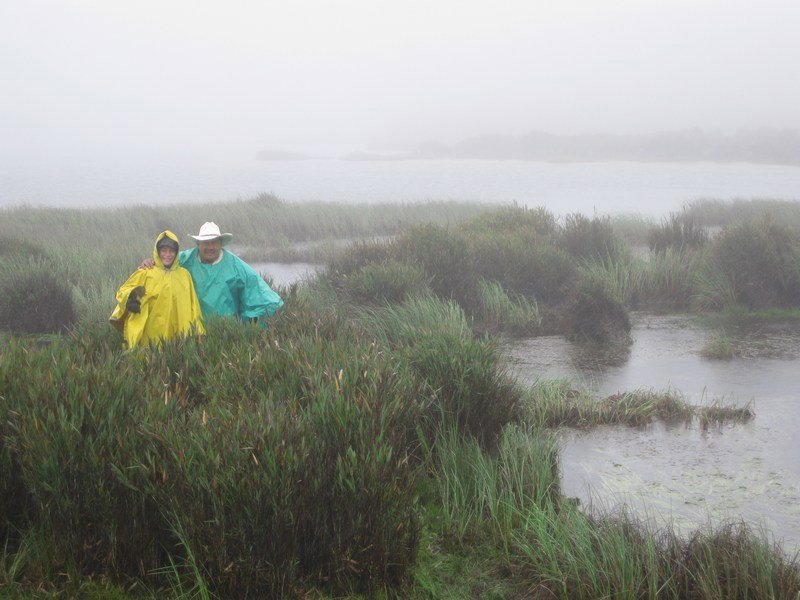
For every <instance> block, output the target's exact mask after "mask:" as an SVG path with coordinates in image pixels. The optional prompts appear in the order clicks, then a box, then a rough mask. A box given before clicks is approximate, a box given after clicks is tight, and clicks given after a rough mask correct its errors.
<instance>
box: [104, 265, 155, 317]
mask: <svg viewBox="0 0 800 600" xmlns="http://www.w3.org/2000/svg"><path fill="white" fill-rule="evenodd" d="M146 279H147V269H138V270H136V271H134V272H133V275H131V276H130V277H128V280H127V281H126V282H125V283H123V284H122V285H121V286H120V288H119V289H118V290H117V295H116V301H117V305H116V306H115V307H114V312H112V313H111V316H110V317H109V318H108V321H109V323H111V324H112V325H113V326H114V327H116V328H117V329H119V330H120V331H122V328H123V325H124V323H125V318H126V317H127V316H128V309H127V308H126V307H125V304H126V303H127V302H128V296H129V295H130V293H131V291H132V290H133V288H135V287H136V286H139V285H144V283H145V280H146Z"/></svg>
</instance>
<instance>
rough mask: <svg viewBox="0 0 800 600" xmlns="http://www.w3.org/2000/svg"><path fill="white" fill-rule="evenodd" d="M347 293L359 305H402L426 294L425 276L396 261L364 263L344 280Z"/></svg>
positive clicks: (416, 269)
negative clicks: (394, 303) (396, 303)
mask: <svg viewBox="0 0 800 600" xmlns="http://www.w3.org/2000/svg"><path fill="white" fill-rule="evenodd" d="M345 290H346V292H347V294H348V295H349V296H350V297H351V298H353V299H355V300H357V301H360V302H366V303H380V302H402V301H403V300H405V299H406V298H408V297H411V296H418V295H421V294H424V293H426V292H427V291H429V285H428V277H427V275H426V274H425V271H423V270H422V268H421V267H420V266H419V265H411V264H408V263H405V262H400V261H397V260H388V261H386V262H381V263H373V264H367V265H364V266H363V267H361V269H359V270H358V271H357V272H356V273H354V274H353V275H351V276H350V277H348V278H346V279H345Z"/></svg>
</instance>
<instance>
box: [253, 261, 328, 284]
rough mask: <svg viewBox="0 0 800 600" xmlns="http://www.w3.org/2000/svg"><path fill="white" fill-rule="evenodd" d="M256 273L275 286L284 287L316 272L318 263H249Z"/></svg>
mask: <svg viewBox="0 0 800 600" xmlns="http://www.w3.org/2000/svg"><path fill="white" fill-rule="evenodd" d="M249 264H250V266H251V267H253V269H255V271H256V273H259V274H260V275H261V276H262V277H266V278H268V279H269V280H271V281H272V283H273V284H274V285H275V286H276V287H286V286H289V285H291V284H293V283H300V282H302V281H304V280H305V279H308V278H310V277H312V276H313V275H314V273H316V272H317V269H319V268H320V266H319V265H315V264H312V263H305V262H294V263H275V262H263V263H255V262H254V263H249Z"/></svg>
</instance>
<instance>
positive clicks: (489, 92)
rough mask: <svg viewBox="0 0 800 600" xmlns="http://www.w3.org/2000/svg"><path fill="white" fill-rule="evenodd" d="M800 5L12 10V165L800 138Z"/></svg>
mask: <svg viewBox="0 0 800 600" xmlns="http://www.w3.org/2000/svg"><path fill="white" fill-rule="evenodd" d="M798 31H800V2H798V1H797V0H763V1H762V2H754V1H753V0H558V1H557V2H556V1H555V0H551V1H546V2H545V1H543V0H541V1H537V0H520V1H516V0H493V1H492V2H489V1H488V0H485V1H481V2H476V1H473V0H396V1H393V2H384V1H381V0H337V1H331V0H260V1H244V0H228V1H226V2H222V1H218V2H207V1H202V0H200V1H198V0H135V1H131V0H125V1H117V0H3V1H2V2H0V85H2V89H1V90H0V139H2V145H1V146H0V148H1V149H0V157H6V158H7V157H20V156H24V157H32V158H38V157H47V156H55V155H59V154H64V155H82V154H86V155H90V154H91V153H93V152H98V151H101V152H107V151H113V152H131V153H136V152H139V153H158V152H167V151H178V152H190V153H191V152H200V153H202V152H231V153H243V154H247V155H250V154H253V153H255V152H256V151H257V150H259V149H263V148H281V147H287V146H291V145H295V144H315V143H370V142H371V143H416V142H421V141H425V140H433V139H435V140H439V141H443V142H452V141H457V140H459V139H462V138H464V137H468V136H471V135H477V134H488V133H506V134H519V133H525V132H527V131H531V130H542V131H548V132H552V133H564V134H573V133H647V132H654V131H664V130H675V129H685V128H690V127H701V128H703V129H707V130H710V131H722V132H734V131H736V130H738V129H750V128H778V129H782V128H794V129H798V128H800V78H799V77H798V74H799V73H800V68H798V59H800V35H798V34H797V32H798Z"/></svg>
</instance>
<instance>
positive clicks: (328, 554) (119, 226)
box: [0, 196, 800, 599]
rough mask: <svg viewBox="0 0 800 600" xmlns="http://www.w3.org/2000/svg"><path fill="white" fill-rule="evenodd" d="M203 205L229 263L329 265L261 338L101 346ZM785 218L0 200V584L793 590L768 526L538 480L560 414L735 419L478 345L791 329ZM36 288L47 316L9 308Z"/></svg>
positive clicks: (794, 269)
mask: <svg viewBox="0 0 800 600" xmlns="http://www.w3.org/2000/svg"><path fill="white" fill-rule="evenodd" d="M209 218H213V219H214V220H216V221H217V222H218V223H220V225H222V227H223V229H224V230H226V231H233V232H234V233H235V235H236V238H235V243H236V244H237V246H238V247H239V248H240V249H241V251H242V252H243V253H244V254H245V256H248V257H250V258H251V259H269V258H274V257H276V256H281V255H283V256H288V257H291V259H292V260H296V259H298V258H301V259H302V258H309V257H312V258H313V260H315V261H316V260H319V259H320V258H324V263H325V268H324V269H322V271H321V272H320V273H319V275H318V276H317V277H316V278H314V279H313V280H310V281H307V282H304V283H303V284H301V285H292V286H287V287H285V288H281V289H280V292H281V294H282V295H283V296H284V298H285V301H286V305H285V307H284V309H283V310H282V311H280V312H279V313H278V314H277V315H276V316H275V318H273V319H271V320H270V322H269V327H268V328H267V329H266V330H262V329H258V328H256V327H252V326H248V325H242V324H237V323H232V322H228V321H212V322H210V323H208V327H207V330H208V331H207V335H206V336H204V337H203V338H202V339H199V338H187V339H182V340H176V341H174V342H171V343H168V344H165V345H164V346H163V348H162V349H161V350H160V351H151V350H149V349H146V348H140V349H135V350H132V351H124V352H123V351H121V350H120V349H119V348H120V339H119V337H118V333H117V332H116V331H115V330H114V329H113V328H111V327H109V326H108V325H107V324H106V322H105V321H106V319H107V316H108V313H109V312H110V302H111V298H112V297H113V292H114V290H115V289H116V287H117V285H118V283H119V280H120V279H121V278H123V277H124V276H125V274H127V273H128V272H130V270H131V268H132V267H133V266H135V265H136V264H138V262H139V261H140V260H141V258H143V257H145V256H147V255H148V254H149V252H150V248H149V246H150V244H151V242H150V241H149V240H151V239H152V234H153V232H154V231H159V230H162V229H164V228H167V227H168V228H170V229H172V230H173V231H176V232H187V231H193V230H194V229H196V227H197V224H198V223H201V222H203V221H205V220H207V219H209ZM798 224H800V205H798V204H797V203H788V202H787V203H781V202H749V203H744V202H741V203H740V202H733V203H717V202H707V203H696V204H694V205H690V206H688V207H687V208H686V209H685V210H684V211H683V212H682V213H680V214H679V215H670V216H668V217H666V218H665V220H664V221H663V222H661V223H650V222H647V221H645V220H642V219H639V218H636V217H617V218H611V217H593V218H590V217H586V216H583V215H567V216H564V217H563V218H562V217H557V216H556V215H553V214H551V213H549V212H547V211H545V210H543V209H533V210H531V209H525V208H521V207H517V206H507V207H501V208H497V207H487V206H481V205H472V204H459V203H430V204H426V205H414V206H378V207H376V206H371V207H365V206H343V205H321V204H320V205H288V204H285V203H283V202H281V201H279V200H277V199H275V198H272V197H269V196H261V197H258V198H255V199H253V200H250V201H245V202H237V203H231V204H225V205H197V206H180V207H158V208H154V207H146V206H139V207H134V208H130V209H124V210H121V209H114V210H91V211H80V210H63V209H32V208H17V209H11V210H6V211H4V212H3V219H2V220H0V286H2V289H0V317H2V321H1V322H0V328H2V329H3V330H4V333H2V334H0V335H2V337H0V353H1V354H0V536H2V539H0V542H2V552H1V553H0V590H2V592H3V593H4V594H7V595H10V596H12V597H13V596H17V597H30V596H40V597H47V596H58V595H66V596H81V597H109V596H111V597H119V598H132V597H153V596H159V597H163V596H171V597H177V598H188V597H202V598H211V597H219V598H231V597H264V596H285V597H298V598H299V597H305V598H309V597H310V598H314V597H319V598H325V597H343V596H344V597H347V596H354V597H359V596H361V597H373V596H378V597H408V598H452V597H497V598H504V597H507V598H516V597H531V598H565V599H566V598H569V599H571V598H587V599H588V598H610V597H613V598H794V597H796V596H797V595H798V593H800V563H798V557H797V556H792V555H787V554H786V553H785V552H784V551H783V550H782V549H781V548H780V546H779V545H778V544H777V543H776V542H775V541H774V539H773V537H772V534H771V532H767V531H761V530H759V529H757V528H754V527H752V526H749V525H746V524H745V523H743V522H739V521H731V522H727V523H724V524H721V525H715V526H709V527H706V528H700V529H698V530H697V531H696V532H694V533H693V534H692V535H690V536H688V537H687V536H680V535H678V534H676V533H675V532H674V531H673V530H672V529H670V528H669V527H667V528H663V529H654V528H653V527H652V526H651V525H649V524H647V523H645V522H643V521H641V520H639V519H637V518H636V517H634V516H632V515H631V514H628V513H625V512H624V511H623V512H621V513H614V514H603V515H597V514H589V513H588V512H585V511H582V510H581V507H580V506H578V505H577V504H576V503H575V502H574V501H572V500H571V499H569V498H565V497H563V495H562V493H561V489H560V481H559V469H558V460H559V458H558V457H559V445H558V441H557V438H556V436H555V433H554V432H555V431H556V428H558V427H591V426H594V425H598V424H607V423H621V424H625V425H629V426H632V427H636V426H641V425H642V424H645V423H649V422H651V421H653V420H656V419H658V420H684V421H686V420H689V421H691V420H694V419H697V420H699V421H700V422H701V423H703V426H706V427H707V426H712V427H713V426H714V425H715V424H717V423H720V422H723V421H725V422H729V421H734V422H736V421H738V420H746V419H748V418H751V417H752V411H751V408H750V407H746V408H744V409H742V408H739V409H735V408H732V407H725V406H720V405H714V406H711V407H706V408H703V409H701V408H698V407H693V406H690V405H688V404H687V403H686V402H684V401H683V400H682V399H681V398H680V397H679V396H677V395H676V394H673V393H669V392H652V391H646V392H645V391H641V390H630V391H627V392H623V393H620V394H615V395H612V396H608V397H605V398H595V397H592V396H591V395H590V394H588V393H587V392H585V391H583V390H576V389H574V388H573V386H572V385H571V383H570V382H566V381H541V382H538V383H537V384H536V385H534V386H531V387H528V388H525V387H523V386H521V385H520V384H519V383H518V382H516V381H514V380H513V378H512V377H510V376H509V374H508V372H507V370H506V368H505V366H504V363H503V361H502V360H501V353H500V351H499V340H500V339H501V336H531V335H537V334H542V333H557V334H560V335H564V336H568V337H569V338H571V339H573V340H576V341H578V342H580V343H586V344H601V345H608V344H618V345H619V344H621V345H624V344H626V343H627V342H628V335H629V332H630V320H629V318H628V311H630V310H631V309H632V308H636V309H639V310H646V311H691V312H693V313H698V314H699V313H700V312H702V313H704V314H706V315H709V314H711V315H716V316H714V317H713V318H716V319H719V320H720V321H719V322H720V325H719V327H720V331H721V332H723V333H724V328H725V327H728V328H730V327H732V326H733V325H732V324H733V323H735V322H736V320H737V319H742V318H770V317H772V318H784V319H787V318H797V315H798V314H799V313H798V308H799V307H798V302H799V300H798V298H800V236H799V235H798V231H800V225H798ZM179 235H180V237H181V239H182V240H183V241H184V243H185V242H186V239H187V236H185V235H181V234H180V233H179ZM339 239H347V240H360V241H357V242H354V243H350V244H347V245H345V246H341V245H339V244H336V243H333V241H334V240H339ZM318 241H322V242H320V243H319V244H317V242H318ZM300 243H306V244H308V243H312V244H314V245H311V246H305V248H304V249H297V246H296V245H297V244H300ZM323 249H324V250H323ZM322 252H324V253H325V256H324V257H322V256H321V253H322ZM42 274H49V276H50V279H49V280H38V279H35V278H36V277H41V276H42ZM30 282H34V283H35V285H32V286H31V287H25V286H26V285H27V284H28V283H30ZM21 290H34V291H35V292H36V293H37V294H39V295H33V294H34V292H31V291H29V292H26V293H25V294H22V292H21ZM34 305H35V306H37V307H40V306H44V307H47V308H48V309H49V310H46V311H40V314H39V313H37V314H39V317H38V318H35V319H33V321H32V324H31V325H28V324H25V323H24V322H23V321H22V317H23V316H25V315H28V317H30V312H31V311H30V310H29V309H30V308H31V307H32V306H34ZM57 309H58V310H61V309H64V310H65V312H64V313H60V312H57ZM66 309H69V311H67V310H66ZM70 311H71V312H70ZM776 315H777V317H776ZM31 318H33V317H31ZM707 318H711V317H707ZM45 331H47V332H50V333H43V332H45ZM723 333H721V334H720V335H721V336H722V335H723ZM720 339H723V340H724V339H725V338H723V337H721V338H720ZM733 351H734V352H735V348H734V349H733Z"/></svg>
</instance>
